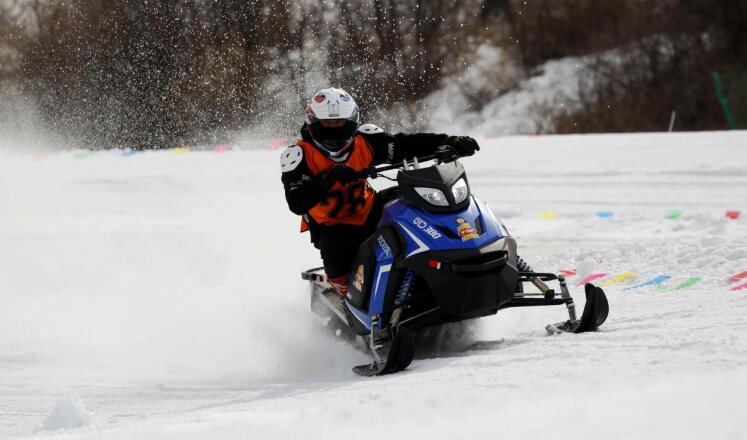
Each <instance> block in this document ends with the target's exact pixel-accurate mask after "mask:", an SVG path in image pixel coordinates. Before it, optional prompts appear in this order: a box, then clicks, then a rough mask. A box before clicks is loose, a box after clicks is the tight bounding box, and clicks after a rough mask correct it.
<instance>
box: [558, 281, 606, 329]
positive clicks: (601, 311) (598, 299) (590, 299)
mask: <svg viewBox="0 0 747 440" xmlns="http://www.w3.org/2000/svg"><path fill="white" fill-rule="evenodd" d="M584 289H585V290H586V305H585V306H584V313H583V314H582V315H581V319H578V320H576V319H569V320H567V321H565V322H559V323H557V324H549V325H548V326H547V327H546V330H547V331H548V332H549V333H584V332H591V331H594V330H596V329H597V328H598V327H599V326H600V325H602V324H603V323H604V321H606V320H607V315H608V314H609V303H608V302H607V296H606V295H605V294H604V290H602V289H601V288H600V287H596V286H594V285H593V284H586V285H585V286H584ZM569 311H570V310H569ZM574 314H575V313H574Z"/></svg>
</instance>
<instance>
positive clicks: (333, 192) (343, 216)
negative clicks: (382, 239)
mask: <svg viewBox="0 0 747 440" xmlns="http://www.w3.org/2000/svg"><path fill="white" fill-rule="evenodd" d="M354 142H355V144H354V145H353V148H352V149H351V152H350V156H348V158H347V160H346V161H344V162H335V161H333V160H331V159H330V158H328V157H327V156H326V155H324V154H323V153H322V152H321V151H319V150H317V149H316V148H315V147H314V146H313V145H311V144H310V143H308V142H306V141H298V142H297V143H296V145H298V146H300V147H301V148H303V153H304V157H305V158H306V163H307V165H308V166H309V170H310V171H311V173H312V174H313V175H315V176H316V175H318V174H319V173H321V172H323V171H327V170H329V169H331V168H332V167H334V166H336V165H347V166H349V167H350V168H352V169H354V170H356V171H362V170H365V169H367V168H369V167H370V166H371V165H372V163H373V149H372V147H371V145H370V144H369V143H368V142H367V141H366V140H365V139H364V138H363V137H362V136H356V137H355V139H354ZM375 198H376V192H375V191H374V190H373V188H371V186H370V185H369V184H368V180H366V179H360V180H359V181H356V182H352V183H348V184H345V185H343V184H341V183H340V182H335V184H334V185H333V186H332V188H330V190H329V193H328V194H327V200H326V201H324V202H322V203H319V204H317V205H316V206H314V207H313V208H311V209H310V210H309V212H308V214H309V216H311V218H313V219H314V221H315V222H317V223H319V224H322V225H334V224H348V225H358V226H359V225H362V224H364V223H365V222H366V219H367V218H368V215H369V214H370V212H371V208H372V207H373V204H374V200H375ZM306 230H308V226H307V225H306V222H302V224H301V232H303V231H306Z"/></svg>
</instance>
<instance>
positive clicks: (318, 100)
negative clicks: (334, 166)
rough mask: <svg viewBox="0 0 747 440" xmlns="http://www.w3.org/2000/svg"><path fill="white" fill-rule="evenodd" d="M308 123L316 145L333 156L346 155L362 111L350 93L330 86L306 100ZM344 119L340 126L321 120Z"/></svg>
mask: <svg viewBox="0 0 747 440" xmlns="http://www.w3.org/2000/svg"><path fill="white" fill-rule="evenodd" d="M305 115H306V123H307V124H308V126H309V133H310V134H311V138H312V140H313V141H314V143H315V144H316V146H317V147H318V148H319V149H321V150H322V151H323V152H324V153H326V154H327V155H328V156H330V157H332V158H335V159H336V158H340V157H342V156H344V155H345V154H346V153H347V151H348V150H349V149H350V146H351V145H352V143H353V138H354V137H355V133H356V131H358V124H359V123H360V110H359V109H358V104H356V103H355V100H354V99H353V97H352V96H350V94H349V93H348V92H346V91H345V90H342V89H336V88H334V87H330V88H327V89H322V90H320V91H318V92H317V93H316V94H315V95H314V96H312V97H311V99H310V100H309V101H308V102H307V103H306V112H305ZM330 119H341V120H344V121H345V124H344V125H342V126H340V127H334V128H332V127H323V126H322V124H321V122H320V121H323V120H330Z"/></svg>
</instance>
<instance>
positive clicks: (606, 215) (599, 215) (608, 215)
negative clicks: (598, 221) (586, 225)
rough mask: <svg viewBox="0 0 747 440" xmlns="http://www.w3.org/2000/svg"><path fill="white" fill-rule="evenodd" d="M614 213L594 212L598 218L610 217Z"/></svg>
mask: <svg viewBox="0 0 747 440" xmlns="http://www.w3.org/2000/svg"><path fill="white" fill-rule="evenodd" d="M613 215H615V213H613V212H612V211H598V212H597V213H596V216H597V217H599V218H612V216H613Z"/></svg>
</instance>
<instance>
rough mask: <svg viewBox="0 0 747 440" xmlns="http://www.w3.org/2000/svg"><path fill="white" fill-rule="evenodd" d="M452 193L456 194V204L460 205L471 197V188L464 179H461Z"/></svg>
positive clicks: (452, 188)
mask: <svg viewBox="0 0 747 440" xmlns="http://www.w3.org/2000/svg"><path fill="white" fill-rule="evenodd" d="M451 193H452V194H454V202H455V203H456V204H457V205H458V204H460V203H462V202H463V201H464V199H466V198H467V196H468V195H469V187H468V186H467V182H466V181H465V180H464V177H462V178H461V179H459V180H458V181H457V183H455V184H454V186H452V187H451Z"/></svg>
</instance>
